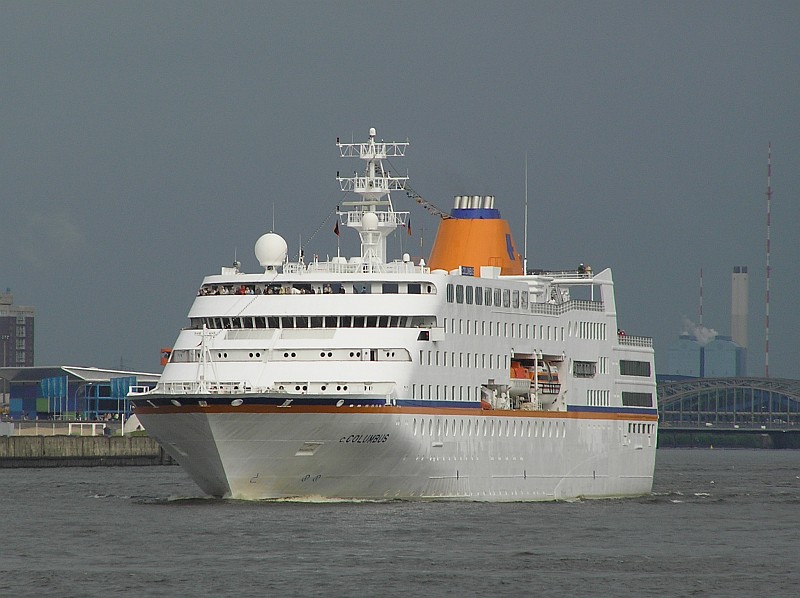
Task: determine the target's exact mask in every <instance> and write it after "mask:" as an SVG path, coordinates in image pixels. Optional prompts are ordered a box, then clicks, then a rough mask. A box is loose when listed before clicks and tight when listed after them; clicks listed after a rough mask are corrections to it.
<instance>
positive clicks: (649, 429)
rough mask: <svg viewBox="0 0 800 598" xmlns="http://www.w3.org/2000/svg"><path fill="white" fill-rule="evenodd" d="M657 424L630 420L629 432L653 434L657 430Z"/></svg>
mask: <svg viewBox="0 0 800 598" xmlns="http://www.w3.org/2000/svg"><path fill="white" fill-rule="evenodd" d="M655 429H656V425H655V424H638V423H637V424H635V423H632V422H628V434H652V433H653V432H655Z"/></svg>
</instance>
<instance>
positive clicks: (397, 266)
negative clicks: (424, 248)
mask: <svg viewBox="0 0 800 598" xmlns="http://www.w3.org/2000/svg"><path fill="white" fill-rule="evenodd" d="M283 271H284V272H285V273H287V274H311V273H316V272H322V273H326V274H369V273H375V272H378V273H388V274H430V271H431V270H430V268H428V267H427V266H417V265H416V264H414V262H403V261H401V260H395V261H393V262H389V263H388V264H379V263H367V262H358V263H348V262H344V261H342V262H334V261H330V262H318V261H315V262H311V263H310V264H303V263H299V262H289V263H287V264H284V265H283Z"/></svg>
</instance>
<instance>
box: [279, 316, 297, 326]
mask: <svg viewBox="0 0 800 598" xmlns="http://www.w3.org/2000/svg"><path fill="white" fill-rule="evenodd" d="M281 327H282V328H294V318H293V317H292V316H283V317H282V318H281Z"/></svg>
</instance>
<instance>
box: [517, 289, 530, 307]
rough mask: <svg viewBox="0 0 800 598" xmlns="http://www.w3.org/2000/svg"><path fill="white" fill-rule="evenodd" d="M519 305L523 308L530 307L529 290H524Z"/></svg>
mask: <svg viewBox="0 0 800 598" xmlns="http://www.w3.org/2000/svg"><path fill="white" fill-rule="evenodd" d="M519 306H520V307H521V308H522V309H525V310H527V309H528V291H522V296H521V297H520V302H519Z"/></svg>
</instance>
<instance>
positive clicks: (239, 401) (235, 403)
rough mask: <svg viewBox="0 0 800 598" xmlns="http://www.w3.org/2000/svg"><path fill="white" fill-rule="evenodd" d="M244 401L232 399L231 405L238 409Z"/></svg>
mask: <svg viewBox="0 0 800 598" xmlns="http://www.w3.org/2000/svg"><path fill="white" fill-rule="evenodd" d="M242 403H244V401H243V400H242V399H233V400H232V401H231V405H232V406H234V407H239V406H240V405H241V404H242Z"/></svg>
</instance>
